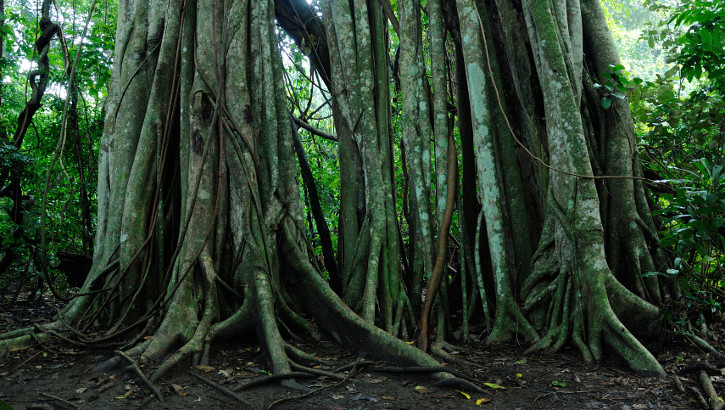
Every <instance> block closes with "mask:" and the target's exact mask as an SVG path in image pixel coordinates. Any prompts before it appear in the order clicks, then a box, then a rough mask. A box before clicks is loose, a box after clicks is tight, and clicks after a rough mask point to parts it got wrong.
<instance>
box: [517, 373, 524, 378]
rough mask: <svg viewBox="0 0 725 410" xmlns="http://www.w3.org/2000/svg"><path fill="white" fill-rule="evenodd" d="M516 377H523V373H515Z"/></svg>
mask: <svg viewBox="0 0 725 410" xmlns="http://www.w3.org/2000/svg"><path fill="white" fill-rule="evenodd" d="M516 377H519V378H521V377H524V375H523V374H521V373H516Z"/></svg>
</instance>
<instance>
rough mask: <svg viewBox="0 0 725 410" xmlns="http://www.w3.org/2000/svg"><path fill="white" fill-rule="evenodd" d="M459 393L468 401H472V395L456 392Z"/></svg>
mask: <svg viewBox="0 0 725 410" xmlns="http://www.w3.org/2000/svg"><path fill="white" fill-rule="evenodd" d="M456 391H457V392H458V393H461V394H462V395H463V397H465V398H467V399H468V400H471V395H470V394H468V393H465V392H462V391H460V390H456Z"/></svg>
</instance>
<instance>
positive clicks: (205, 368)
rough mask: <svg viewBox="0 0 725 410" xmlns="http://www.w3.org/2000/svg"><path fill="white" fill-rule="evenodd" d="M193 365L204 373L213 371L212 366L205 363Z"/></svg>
mask: <svg viewBox="0 0 725 410" xmlns="http://www.w3.org/2000/svg"><path fill="white" fill-rule="evenodd" d="M194 367H196V368H197V369H199V370H201V371H202V372H204V373H209V372H212V371H214V368H213V367H211V366H207V365H205V364H200V365H197V366H194Z"/></svg>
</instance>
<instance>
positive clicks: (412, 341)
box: [405, 340, 415, 345]
mask: <svg viewBox="0 0 725 410" xmlns="http://www.w3.org/2000/svg"><path fill="white" fill-rule="evenodd" d="M405 343H407V344H409V345H412V344H413V343H415V341H414V340H411V341H410V342H405Z"/></svg>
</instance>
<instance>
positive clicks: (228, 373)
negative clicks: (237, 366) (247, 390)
mask: <svg viewBox="0 0 725 410" xmlns="http://www.w3.org/2000/svg"><path fill="white" fill-rule="evenodd" d="M217 374H221V375H222V376H223V377H224V378H226V379H228V378H230V377H232V374H231V372H230V371H229V370H219V372H218V373H217Z"/></svg>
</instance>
